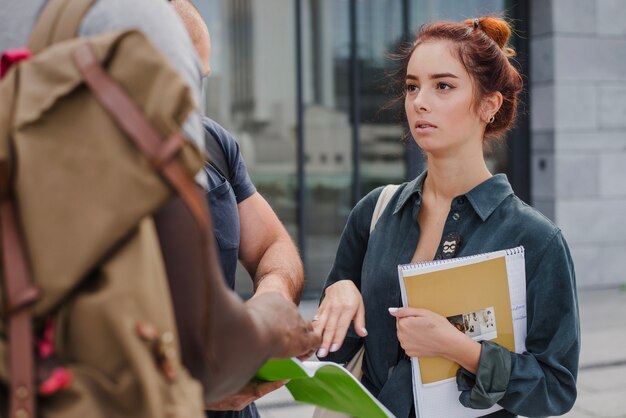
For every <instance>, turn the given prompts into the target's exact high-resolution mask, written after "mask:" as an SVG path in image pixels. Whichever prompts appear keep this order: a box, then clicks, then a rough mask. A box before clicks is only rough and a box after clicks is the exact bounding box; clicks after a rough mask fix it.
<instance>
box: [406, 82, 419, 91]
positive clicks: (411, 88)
mask: <svg viewBox="0 0 626 418" xmlns="http://www.w3.org/2000/svg"><path fill="white" fill-rule="evenodd" d="M405 88H406V92H407V93H413V92H416V91H417V86H416V85H415V84H407V85H406V86H405Z"/></svg>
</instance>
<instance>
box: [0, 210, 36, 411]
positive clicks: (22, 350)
mask: <svg viewBox="0 0 626 418" xmlns="http://www.w3.org/2000/svg"><path fill="white" fill-rule="evenodd" d="M0 217H1V218H2V220H1V222H2V265H3V268H4V278H5V287H6V289H5V290H6V294H7V304H8V309H9V311H10V316H9V319H8V322H9V324H8V328H9V374H10V381H11V388H10V391H11V392H10V399H11V401H10V407H9V417H11V418H19V417H34V416H35V396H36V394H35V390H34V387H35V375H34V365H33V349H34V348H33V329H32V328H33V324H32V313H31V309H30V306H31V305H32V303H33V302H35V301H36V300H37V297H38V295H39V291H38V290H37V289H36V288H35V287H34V286H33V285H32V284H31V283H32V281H31V276H30V271H29V269H28V262H27V260H26V253H25V251H24V243H23V241H22V238H21V236H20V232H19V227H18V224H17V215H16V211H15V206H14V204H13V202H12V201H11V200H9V199H5V200H3V201H2V203H0Z"/></svg>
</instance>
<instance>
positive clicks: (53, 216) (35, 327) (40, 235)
mask: <svg viewBox="0 0 626 418" xmlns="http://www.w3.org/2000/svg"><path fill="white" fill-rule="evenodd" d="M70 3H71V5H70ZM91 3H92V1H89V0H51V1H49V2H48V5H47V6H46V8H45V9H44V10H43V12H42V15H41V16H40V18H39V21H38V23H37V25H36V28H35V30H34V31H33V34H32V36H31V39H30V42H29V49H30V50H31V51H32V53H33V56H32V58H30V59H28V60H25V61H22V62H20V63H18V64H15V65H13V67H12V68H11V69H10V70H9V71H8V73H7V74H6V76H5V77H4V78H3V79H2V81H0V105H1V107H0V198H1V208H0V211H1V212H0V217H1V221H2V223H1V226H2V241H1V246H2V262H1V264H2V271H1V274H0V284H1V286H0V304H1V305H0V307H1V314H2V321H0V416H3V417H4V416H9V417H11V418H31V417H35V416H39V417H46V418H57V417H58V418H61V417H63V418H73V417H81V418H82V417H89V418H99V417H102V418H105V417H106V418H112V417H146V418H156V417H198V418H200V417H203V416H204V412H203V394H202V385H201V384H200V383H199V381H198V380H197V379H194V378H192V377H191V376H190V375H189V373H188V372H187V370H186V369H185V368H184V367H183V366H182V363H181V347H180V344H179V330H178V327H177V324H176V318H175V315H174V309H173V302H172V296H171V292H170V290H171V289H170V286H169V283H168V275H167V269H166V265H165V262H164V259H163V254H162V248H161V246H160V245H159V230H158V228H157V226H156V221H155V216H156V214H157V213H158V212H159V210H161V208H163V207H164V205H165V204H166V203H167V202H171V200H172V199H173V198H174V197H175V196H178V198H179V199H180V200H181V201H182V202H184V203H185V205H186V207H187V208H188V211H189V212H190V213H191V214H192V216H193V218H194V219H195V221H196V223H197V227H198V229H199V230H201V231H204V232H205V233H206V234H207V236H211V235H210V234H211V228H210V219H207V215H206V207H205V206H203V205H205V203H204V201H203V197H202V194H201V193H199V192H198V190H197V187H196V185H195V183H194V180H193V178H194V175H195V173H197V172H198V170H199V169H200V168H201V167H202V165H203V163H204V160H205V158H204V154H203V153H201V152H200V151H199V150H198V149H197V148H195V147H194V146H193V145H191V144H190V143H189V142H188V141H186V140H184V139H183V137H182V135H181V134H180V132H181V126H182V124H183V122H184V121H185V120H186V118H187V116H188V115H189V114H190V112H191V111H193V109H194V107H195V104H194V102H193V100H192V97H191V94H190V91H189V89H188V87H187V85H186V83H185V82H184V81H183V79H182V78H181V77H180V76H179V75H178V73H177V72H176V70H175V69H174V68H173V66H172V65H171V64H170V63H169V62H168V60H167V59H166V58H165V57H164V56H163V55H162V54H161V53H160V51H159V50H158V49H157V48H156V47H155V46H154V45H153V44H152V43H151V42H150V41H149V40H148V39H147V38H146V37H145V35H143V34H142V33H141V32H138V31H133V30H131V31H125V32H115V33H107V34H104V35H101V36H96V37H91V38H80V39H79V38H75V34H76V32H77V28H78V27H79V24H80V21H81V19H82V16H83V15H84V13H85V11H86V10H88V8H89V6H90V4H91ZM155 92H158V94H156V95H155V94H154V93H155ZM211 237H212V236H211ZM218 279H220V278H218ZM207 300H208V299H207ZM203 325H205V326H206V325H207V324H206V323H204V324H203ZM209 354H210V353H209ZM231 390H232V388H231Z"/></svg>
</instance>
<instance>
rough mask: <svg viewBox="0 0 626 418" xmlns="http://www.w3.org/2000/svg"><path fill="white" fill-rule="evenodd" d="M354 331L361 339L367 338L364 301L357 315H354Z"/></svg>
mask: <svg viewBox="0 0 626 418" xmlns="http://www.w3.org/2000/svg"><path fill="white" fill-rule="evenodd" d="M354 330H355V331H356V333H357V334H358V335H359V336H361V337H365V336H367V329H365V305H364V304H363V300H361V303H359V307H358V308H357V310H356V315H354Z"/></svg>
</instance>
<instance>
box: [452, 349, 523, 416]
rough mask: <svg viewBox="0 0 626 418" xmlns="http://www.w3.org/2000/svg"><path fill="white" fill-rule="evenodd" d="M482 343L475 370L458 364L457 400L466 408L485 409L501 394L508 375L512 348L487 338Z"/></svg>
mask: <svg viewBox="0 0 626 418" xmlns="http://www.w3.org/2000/svg"><path fill="white" fill-rule="evenodd" d="M481 344H482V350H481V352H480V360H479V362H478V371H477V374H476V375H474V374H472V373H470V372H468V371H467V370H465V369H463V368H460V369H459V371H458V372H457V376H456V381H457V385H458V387H459V390H461V396H460V397H459V400H460V401H461V404H463V406H465V407H467V408H473V409H487V408H490V407H491V406H492V405H494V404H495V403H497V402H498V401H499V400H500V399H502V398H503V397H504V394H505V392H506V389H507V386H508V384H509V379H510V376H511V352H510V351H509V350H507V349H506V348H504V347H502V346H500V345H498V344H495V343H492V342H490V341H483V342H482V343H481Z"/></svg>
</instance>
